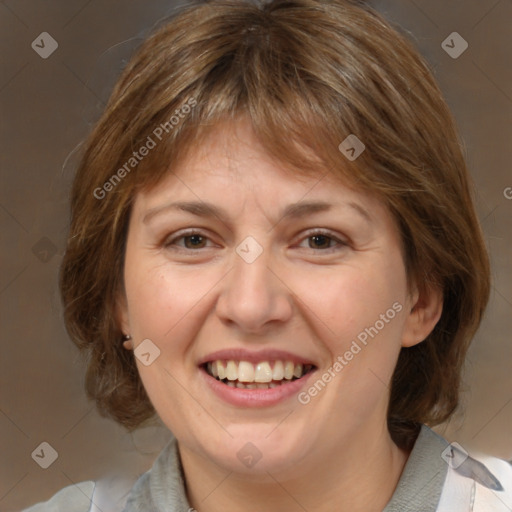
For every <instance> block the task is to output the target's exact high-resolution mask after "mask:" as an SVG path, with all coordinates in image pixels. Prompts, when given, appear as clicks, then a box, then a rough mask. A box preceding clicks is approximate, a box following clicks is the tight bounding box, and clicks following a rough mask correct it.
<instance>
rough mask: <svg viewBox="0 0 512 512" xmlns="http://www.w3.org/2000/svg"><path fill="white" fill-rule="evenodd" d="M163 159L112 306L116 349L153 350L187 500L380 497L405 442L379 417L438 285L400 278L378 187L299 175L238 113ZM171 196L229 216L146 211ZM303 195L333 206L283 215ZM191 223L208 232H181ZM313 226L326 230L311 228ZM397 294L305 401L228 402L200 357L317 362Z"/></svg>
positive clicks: (375, 502)
mask: <svg viewBox="0 0 512 512" xmlns="http://www.w3.org/2000/svg"><path fill="white" fill-rule="evenodd" d="M172 171H173V172H172V173H169V175H168V176H167V177H166V178H165V179H164V180H163V181H162V182H161V183H160V184H159V185H158V186H157V187H155V188H154V189H152V190H150V191H146V192H144V193H139V194H138V196H137V197H136V200H135V203H134V207H133V213H132V216H131V220H130V225H129V232H128V240H127V248H126V261H125V269H124V278H125V295H124V296H122V297H121V298H120V300H119V321H120V323H121V327H122V329H123V331H124V332H125V333H130V334H131V336H132V339H133V342H127V343H126V344H125V348H127V349H128V350H132V349H133V348H135V347H136V346H137V345H138V344H139V343H140V342H141V341H142V340H144V339H147V338H149V339H150V340H152V341H153V343H154V344H155V345H157V346H158V348H159V349H160V356H159V357H158V358H157V359H156V360H155V361H154V362H153V363H152V364H151V365H149V366H144V365H143V364H141V363H140V361H138V360H137V365H138V369H139V373H140V376H141V379H142V381H143V383H144V386H145V389H146V391H147V393H148V395H149V397H150V399H151V401H152V403H153V404H154V406H155V408H156V411H157V413H158V415H159V416H160V418H161V419H162V421H163V422H164V423H165V425H166V426H167V427H168V428H169V429H170V430H171V431H172V432H173V433H174V435H175V436H176V438H177V439H178V443H179V450H180V456H181V460H182V464H183V468H184V472H185V476H186V482H187V493H188V497H189V500H190V503H191V505H192V506H193V507H194V508H196V509H197V510H199V511H200V512H215V511H220V510H222V511H223V512H230V511H235V510H242V509H243V510H251V511H274V510H275V511H278V510H279V511H282V510H287V511H303V510H304V509H306V510H315V511H320V512H323V511H324V510H325V511H332V510H338V511H342V512H343V511H351V512H357V511H361V512H362V511H364V512H371V511H381V510H382V509H383V508H384V507H385V505H386V503H387V502H388V501H389V499H390V498H391V496H392V494H393V491H394V489H395V487H396V484H397V482H398V479H399V477H400V474H401V472H402V470H403V467H404V465H405V462H406V460H407V457H408V453H405V452H403V451H401V450H400V449H399V448H398V447H397V446H396V445H395V444H394V443H393V442H392V440H391V438H390V435H389V433H388V430H387V427H386V410H387V405H388V400H389V382H390V378H391V375H392V373H393V369H394V367H395V365H396V361H397V358H398V354H399V351H400V349H401V347H403V346H411V345H414V344H416V343H420V342H421V341H422V340H424V339H425V338H426V336H427V335H428V334H429V333H430V331H431V330H432V329H433V328H434V326H435V324H436V322H437V321H438V319H439V317H440V314H441V309H442V298H441V296H440V293H439V292H438V291H435V290H433V291H430V292H429V293H427V294H425V295H422V296H419V294H418V292H417V291H416V288H415V286H414V283H408V280H407V276H406V272H405V266H404V261H403V258H402V252H401V245H400V235H399V233H398V230H397V227H396V225H395V222H394V220H393V219H392V217H391V215H390V213H389V212H388V211H387V209H386V208H385V207H384V206H383V205H382V204H381V203H380V202H378V201H377V200H376V199H374V198H372V197H370V196H368V195H367V194H362V193H361V192H358V191H355V190H351V189H350V188H348V187H347V186H345V185H344V184H343V183H341V182H340V181H339V179H336V178H335V177H334V176H330V175H329V176H324V177H323V178H322V177H321V176H312V177H299V176H298V175H297V174H294V173H293V171H292V170H290V169H287V168H285V167H283V166H282V164H278V163H276V162H275V161H273V160H272V159H271V158H270V157H269V156H268V155H267V154H266V153H265V151H264V150H263V149H262V148H261V146H260V145H259V143H258V141H257V140H255V138H254V135H253V133H252V131H251V129H250V126H249V125H248V123H246V122H245V121H243V120H239V122H237V123H236V124H225V125H221V126H219V127H218V129H217V130H215V132H214V133H213V134H212V135H211V136H210V138H209V139H208V140H207V141H206V143H205V144H203V145H202V146H201V147H199V148H197V151H196V152H194V154H193V155H191V156H189V157H188V158H187V159H186V160H185V161H183V162H182V163H181V164H180V165H179V166H178V167H177V168H175V169H173V170H172ZM174 201H202V202H206V203H211V204H213V205H215V206H217V207H221V208H222V209H223V210H224V211H225V216H226V218H225V219H222V220H220V219H219V218H217V217H200V216H197V215H194V214H192V213H189V212H184V211H180V210H175V209H171V208H167V209H163V210H161V211H160V213H155V211H156V209H159V208H161V207H162V206H165V205H168V204H169V203H171V202H174ZM304 201H308V202H310V201H323V202H328V203H330V204H331V205H332V206H331V208H330V209H329V210H326V211H319V212H316V213H310V214H308V215H302V216H300V217H298V218H283V217H282V212H283V210H284V208H285V207H287V206H288V205H290V204H294V203H297V202H304ZM349 203H353V204H356V205H358V207H359V208H360V209H364V211H365V212H366V213H367V215H368V219H367V218H365V216H364V215H362V214H361V213H360V212H359V211H358V210H357V209H356V208H353V207H350V206H347V205H348V204H349ZM149 212H152V214H151V215H150V219H149V220H147V221H146V222H145V221H144V218H145V217H146V216H147V215H148V213H149ZM189 229H192V230H194V231H195V232H198V234H200V235H202V236H203V237H206V238H192V239H191V238H185V239H184V238H180V237H182V236H183V231H184V230H189ZM318 229H322V230H324V231H328V233H327V234H328V235H329V236H330V237H331V238H313V239H312V238H311V236H312V233H311V231H313V230H318ZM187 234H188V235H190V233H187ZM247 236H252V237H253V238H254V239H255V240H256V241H257V242H258V244H259V245H260V246H261V248H262V249H263V252H262V254H261V255H260V256H259V257H258V258H257V259H256V260H255V261H254V262H253V263H250V264H249V263H247V262H246V261H244V260H243V259H242V258H241V257H240V256H239V255H238V254H237V253H236V251H235V249H236V248H237V246H238V245H239V244H240V243H241V242H242V241H243V240H244V239H245V238H246V237H247ZM324 236H325V235H324ZM337 240H339V242H338V241H337ZM194 242H195V245H194ZM197 245H199V248H196V247H197ZM396 302H398V303H399V304H400V305H402V306H403V307H402V310H401V311H400V313H398V314H397V315H396V316H395V317H394V318H393V319H392V320H390V321H389V322H388V323H386V324H385V327H384V328H383V329H382V330H380V332H379V334H378V335H377V336H375V337H374V338H373V339H371V340H370V341H369V343H368V344H367V346H366V347H364V349H363V350H361V351H360V352H359V353H358V354H357V355H356V356H354V358H353V359H352V360H351V361H350V362H348V364H347V365H346V366H344V368H343V370H342V371H341V372H339V373H337V375H336V377H335V378H333V379H332V381H331V382H330V383H329V384H328V385H327V386H326V387H325V389H323V390H322V391H321V392H320V393H319V394H318V395H317V396H315V397H314V398H313V399H312V400H311V401H310V402H309V403H308V404H307V405H302V404H300V403H299V402H298V401H297V398H296V397H292V398H290V399H287V400H286V401H284V402H282V403H279V404H277V405H273V406H270V407H265V408H258V409H254V408H241V407H235V406H233V405H230V404H228V403H226V402H224V401H222V400H221V399H220V398H218V397H217V395H215V394H214V393H213V392H212V391H211V390H210V389H209V388H208V387H207V386H206V385H205V384H204V379H203V378H202V376H201V374H200V370H199V369H198V366H197V364H198V360H199V359H200V358H201V357H204V356H206V355H208V354H210V353H212V352H214V351H216V350H220V349H225V348H246V349H248V350H253V351H256V350H259V349H264V348H269V347H271V348H276V349H282V350H287V351H290V352H292V353H294V354H297V355H300V356H303V357H306V358H309V359H311V360H313V361H315V364H316V365H317V366H318V371H317V374H318V375H319V376H320V375H321V374H322V373H324V372H325V371H327V369H328V368H330V367H332V365H333V363H334V362H335V360H336V358H337V357H338V356H339V355H343V354H344V353H345V352H346V351H347V350H348V349H349V348H350V345H351V343H352V341H353V340H355V339H356V337H357V335H358V334H359V333H361V332H362V331H363V330H364V328H365V327H368V326H373V325H374V324H375V322H376V321H377V320H379V318H380V315H381V314H383V313H385V312H386V311H387V310H388V309H389V308H391V307H392V305H393V304H394V303H396ZM314 380H316V379H314ZM247 442H251V443H252V444H254V445H255V446H256V447H257V448H258V450H259V451H260V452H261V454H262V457H261V459H260V460H259V461H258V463H257V464H256V465H254V466H253V467H251V468H248V467H246V466H244V465H243V464H242V463H241V462H240V460H239V459H238V457H237V452H238V451H239V450H240V449H241V448H242V447H243V446H244V445H245V444H246V443H247ZM262 497H264V498H262Z"/></svg>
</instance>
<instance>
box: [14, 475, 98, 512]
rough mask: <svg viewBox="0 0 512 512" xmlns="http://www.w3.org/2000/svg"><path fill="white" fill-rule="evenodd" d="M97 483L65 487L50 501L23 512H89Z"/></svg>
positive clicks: (90, 482) (83, 483)
mask: <svg viewBox="0 0 512 512" xmlns="http://www.w3.org/2000/svg"><path fill="white" fill-rule="evenodd" d="M95 487H96V483H95V482H93V481H92V480H88V481H86V482H79V483H77V484H73V485H69V486H68V487H64V489H61V490H60V491H59V492H57V493H56V494H54V495H53V496H52V497H51V498H50V499H49V500H48V501H45V502H41V503H37V504H36V505H32V506H31V507H29V508H25V509H23V510H22V511H21V512H89V511H90V510H91V503H92V499H93V495H94V490H95Z"/></svg>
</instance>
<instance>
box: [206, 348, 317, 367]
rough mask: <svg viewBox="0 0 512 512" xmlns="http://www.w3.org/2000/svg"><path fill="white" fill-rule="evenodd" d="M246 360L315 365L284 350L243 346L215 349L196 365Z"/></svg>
mask: <svg viewBox="0 0 512 512" xmlns="http://www.w3.org/2000/svg"><path fill="white" fill-rule="evenodd" d="M219 360H227V361H247V362H249V363H253V364H256V363H261V362H262V361H292V362H293V363H294V364H299V363H302V364H303V365H307V364H310V365H313V366H317V365H316V364H315V362H314V361H313V360H312V359H309V358H308V357H303V356H299V355H297V354H292V353H291V352H287V351H285V350H276V349H266V350H259V351H250V350H246V349H243V348H229V349H224V350H217V351H216V352H212V353H211V354H208V355H207V356H204V357H202V358H201V359H200V360H199V362H198V365H199V366H201V365H203V364H205V363H208V362H210V361H219Z"/></svg>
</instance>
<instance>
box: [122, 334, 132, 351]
mask: <svg viewBox="0 0 512 512" xmlns="http://www.w3.org/2000/svg"><path fill="white" fill-rule="evenodd" d="M131 339H132V337H131V336H130V335H129V334H124V335H123V347H124V348H125V349H126V350H132V349H133V344H132V342H131Z"/></svg>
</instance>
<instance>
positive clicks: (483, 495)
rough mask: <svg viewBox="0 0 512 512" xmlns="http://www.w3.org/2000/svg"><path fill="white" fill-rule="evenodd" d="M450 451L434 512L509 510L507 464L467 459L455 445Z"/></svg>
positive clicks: (511, 491)
mask: <svg viewBox="0 0 512 512" xmlns="http://www.w3.org/2000/svg"><path fill="white" fill-rule="evenodd" d="M450 450H451V451H450V459H451V460H449V462H448V465H449V468H448V473H447V475H446V480H445V485H444V486H443V493H442V495H441V499H440V503H439V508H438V512H445V511H446V512H452V511H453V510H472V511H474V512H491V511H492V512H509V511H511V510H512V465H511V464H510V463H508V462H506V461H504V460H501V459H498V458H496V457H490V456H487V455H469V454H468V453H467V452H466V451H464V449H463V448H462V447H460V446H459V445H458V444H457V443H452V444H451V445H450ZM470 507H471V508H470Z"/></svg>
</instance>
